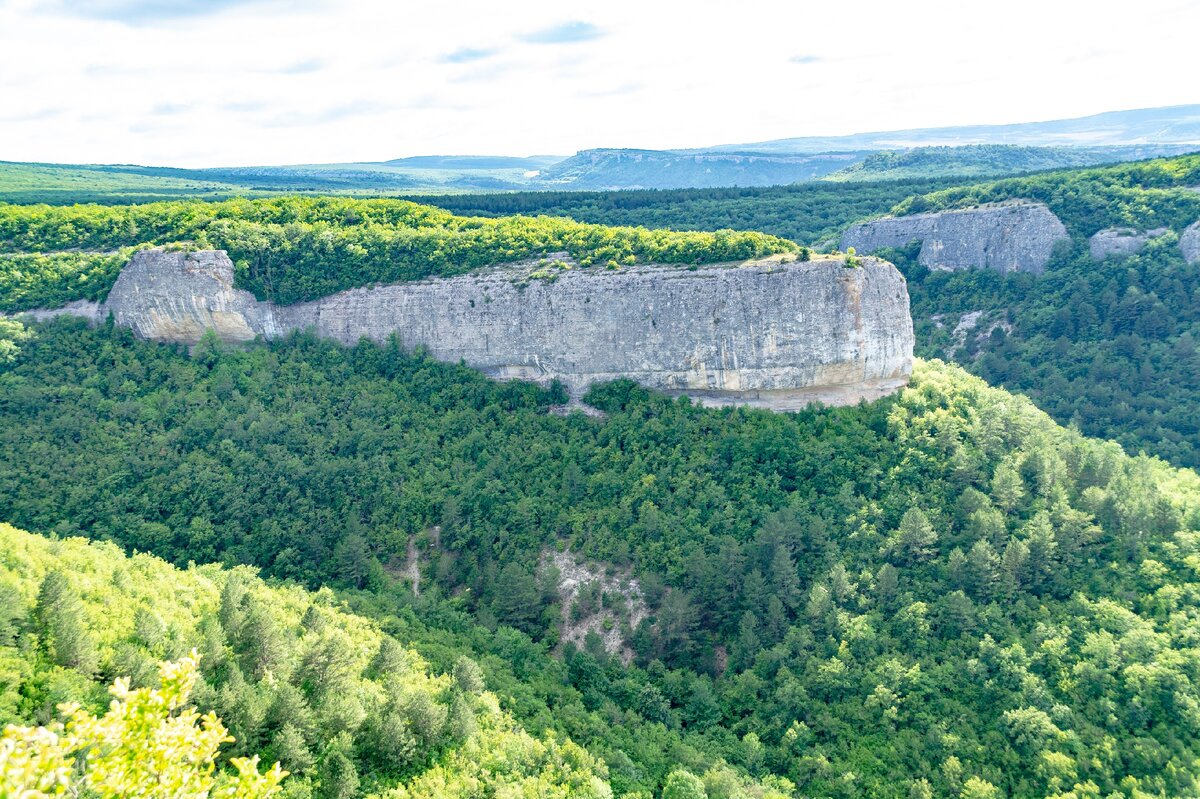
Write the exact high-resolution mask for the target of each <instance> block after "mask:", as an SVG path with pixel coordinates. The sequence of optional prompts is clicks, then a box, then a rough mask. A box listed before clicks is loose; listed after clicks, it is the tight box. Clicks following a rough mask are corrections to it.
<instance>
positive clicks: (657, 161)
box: [536, 149, 868, 189]
mask: <svg viewBox="0 0 1200 799" xmlns="http://www.w3.org/2000/svg"><path fill="white" fill-rule="evenodd" d="M867 155H868V153H864V152H844V153H813V154H803V155H797V154H791V153H780V154H764V153H749V152H747V153H741V152H728V153H676V152H672V151H667V150H626V149H594V150H582V151H580V152H578V153H576V154H575V155H573V156H571V157H570V158H567V159H565V160H562V161H559V162H558V163H557V164H554V165H553V166H551V167H549V168H548V169H546V170H545V171H544V172H542V173H541V174H540V175H538V176H537V178H536V183H537V184H540V185H539V186H538V187H539V188H570V189H643V188H644V189H666V188H670V189H684V188H686V189H701V188H714V187H718V186H772V185H778V184H781V183H802V182H806V181H810V180H817V179H818V178H821V177H824V176H825V175H828V174H831V173H833V172H836V171H838V170H839V169H843V168H845V167H847V166H850V165H852V164H855V163H857V162H859V161H861V160H862V159H863V158H864V157H866V156H867Z"/></svg>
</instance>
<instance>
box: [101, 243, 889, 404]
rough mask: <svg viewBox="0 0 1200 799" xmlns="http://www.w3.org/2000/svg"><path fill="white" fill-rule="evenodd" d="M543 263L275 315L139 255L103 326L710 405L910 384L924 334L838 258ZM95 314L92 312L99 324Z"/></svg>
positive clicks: (818, 397) (188, 269) (871, 266)
mask: <svg viewBox="0 0 1200 799" xmlns="http://www.w3.org/2000/svg"><path fill="white" fill-rule="evenodd" d="M531 271H532V269H531V267H530V266H529V265H524V266H521V265H517V266H509V267H503V268H494V269H489V270H482V271H480V272H475V273H472V274H469V275H463V276H460V277H454V278H447V279H429V280H424V281H419V282H413V283H403V284H397V285H391V286H380V287H375V288H363V289H355V290H352V291H345V292H341V293H338V294H334V295H331V296H329V297H325V298H322V299H320V300H316V301H314V302H308V303H301V304H297V305H292V306H275V305H273V304H271V303H266V302H259V301H257V300H255V299H254V297H253V296H252V295H250V294H249V293H248V292H246V291H242V290H240V289H236V288H234V286H233V266H232V264H231V263H230V261H229V258H228V257H227V256H226V255H225V253H223V252H211V251H210V252H191V253H184V252H164V251H160V250H148V251H143V252H139V253H137V254H136V255H135V256H134V259H133V260H132V261H131V263H130V264H129V265H128V266H127V267H126V268H125V269H124V270H123V271H122V272H121V275H120V277H119V278H118V280H117V282H116V285H115V286H114V287H113V290H112V292H111V293H110V295H109V297H108V299H107V301H106V303H105V304H104V306H103V308H101V309H100V313H101V314H107V313H111V314H112V315H113V317H114V318H115V320H116V322H117V323H118V324H122V325H126V326H128V327H130V328H132V329H133V330H134V331H136V332H137V333H138V335H140V336H142V337H144V338H148V339H153V340H159V341H174V342H182V343H194V342H196V341H198V340H199V338H200V336H201V335H203V334H204V332H205V331H206V330H213V331H215V332H216V333H217V335H218V336H219V337H220V338H222V339H223V340H225V341H231V342H244V341H250V340H252V339H254V338H256V337H258V336H263V337H265V338H274V337H278V336H281V335H283V334H285V333H287V332H288V331H291V330H298V329H306V328H307V329H312V330H314V331H315V332H316V333H317V334H318V335H321V336H325V337H329V338H333V339H336V340H338V341H340V342H344V343H346V344H352V343H354V342H357V341H358V340H359V339H360V338H363V337H367V338H371V339H375V340H377V341H383V340H386V339H387V338H388V337H389V336H391V335H393V334H394V335H398V336H399V337H400V339H401V340H402V341H403V342H404V344H406V345H408V346H414V345H422V346H424V347H425V348H427V349H428V351H429V353H430V354H431V355H432V356H433V357H435V358H438V359H441V360H446V361H452V362H455V361H459V360H462V361H465V362H466V363H468V364H469V365H471V366H473V367H476V368H478V369H480V370H482V371H483V372H485V373H486V374H488V375H491V376H493V377H497V378H528V379H536V380H550V379H558V380H561V381H563V382H564V383H566V384H567V386H568V387H569V388H570V390H571V391H572V393H574V394H576V395H578V394H581V393H582V392H583V391H585V390H586V389H587V387H588V386H589V385H590V384H591V383H593V382H597V381H604V380H612V379H615V378H621V377H625V378H631V379H633V380H636V381H638V382H639V383H641V384H643V385H646V386H648V387H650V388H654V389H658V390H661V391H666V392H670V393H679V394H688V395H691V396H695V397H698V398H701V399H703V400H704V401H705V402H706V404H746V405H757V406H763V407H770V408H776V409H788V408H797V407H801V406H803V405H806V404H808V403H811V402H813V401H821V402H824V403H827V404H845V403H852V402H857V401H858V400H860V399H873V398H876V397H881V396H884V395H886V394H889V393H891V392H893V391H895V390H897V389H898V388H899V387H901V386H903V385H904V384H905V383H906V382H907V380H908V376H909V373H910V372H911V368H912V349H913V329H912V320H911V318H910V317H909V311H908V291H907V288H906V286H905V283H904V278H903V277H902V276H901V275H900V273H899V272H898V271H897V270H896V268H895V267H893V266H892V265H891V264H888V263H886V262H884V261H880V260H878V259H873V258H867V259H864V261H863V265H862V266H861V267H860V268H847V267H846V266H845V264H844V261H843V260H841V259H837V258H824V259H821V260H817V261H813V262H797V261H794V260H791V261H789V260H786V259H780V258H776V259H770V260H766V261H761V262H752V263H744V264H725V265H715V266H702V267H698V268H695V269H687V268H680V267H677V266H672V267H668V266H655V265H647V266H639V267H632V268H629V269H623V270H620V271H610V270H605V269H599V268H591V269H567V270H558V271H555V272H554V277H553V278H552V279H546V278H542V277H536V276H533V275H532V274H531ZM89 313H94V311H92V310H89Z"/></svg>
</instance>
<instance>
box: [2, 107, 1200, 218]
mask: <svg viewBox="0 0 1200 799" xmlns="http://www.w3.org/2000/svg"><path fill="white" fill-rule="evenodd" d="M1192 151H1200V104H1194V105H1179V106H1171V107H1166V108H1148V109H1137V110H1132V111H1111V112H1107V113H1103V114H1094V115H1092V116H1087V117H1078V118H1075V119H1060V120H1052V121H1048V122H1021V123H1014V124H1006V125H967V126H958V127H943V128H915V129H910V130H894V131H882V132H874V133H856V134H851V135H847V136H802V137H797V138H788V139H774V140H770V141H763V142H757V143H750V144H720V145H715V146H713V147H708V148H700V149H677V150H647V149H635V148H630V149H622V148H593V149H587V150H581V151H579V152H577V153H576V154H575V155H572V156H570V157H562V156H554V155H532V156H524V157H517V156H504V155H418V156H409V157H404V158H395V159H391V160H386V161H377V162H358V163H344V164H295V165H287V166H253V167H216V168H208V169H178V168H173V167H151V166H137V165H128V164H112V165H95V164H91V165H88V164H26V163H6V162H3V161H0V201H9V202H51V203H59V202H78V201H81V200H98V201H102V202H112V201H118V202H122V201H123V202H128V201H132V200H138V201H147V200H155V199H158V200H162V199H173V198H177V197H183V196H192V197H208V198H219V197H230V196H237V195H249V196H263V195H269V194H278V193H298V192H320V193H326V194H327V193H337V194H370V195H379V194H393V195H394V194H422V193H438V194H447V193H450V194H453V193H462V192H501V191H502V192H508V191H521V190H525V191H529V190H533V191H540V190H558V191H563V190H566V191H589V190H590V191H595V190H624V189H689V188H693V189H702V188H703V189H707V188H723V187H735V186H736V187H761V186H778V185H790V184H794V183H804V182H810V181H814V180H841V181H845V180H855V181H880V180H898V179H909V178H930V177H943V176H955V177H962V178H964V179H967V178H973V177H998V176H1002V175H1016V174H1020V173H1027V172H1036V171H1043V170H1048V169H1063V168H1072V167H1082V166H1096V165H1102V164H1112V163H1118V162H1121V161H1128V160H1141V159H1146V158H1155V157H1161V156H1174V155H1180V154H1183V153H1186V152H1192Z"/></svg>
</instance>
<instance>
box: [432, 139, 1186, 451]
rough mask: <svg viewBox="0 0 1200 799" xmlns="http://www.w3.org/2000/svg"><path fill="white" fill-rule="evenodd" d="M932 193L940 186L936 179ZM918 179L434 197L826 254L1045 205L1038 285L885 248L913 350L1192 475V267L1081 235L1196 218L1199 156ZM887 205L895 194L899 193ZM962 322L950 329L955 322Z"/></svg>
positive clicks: (465, 209) (461, 206) (465, 208)
mask: <svg viewBox="0 0 1200 799" xmlns="http://www.w3.org/2000/svg"><path fill="white" fill-rule="evenodd" d="M943 185H944V184H943ZM935 186H937V184H936V183H934V182H932V181H924V182H921V181H908V182H896V183H862V184H846V185H844V186H823V185H813V184H809V185H804V186H792V187H786V188H783V187H781V188H776V189H768V190H724V191H709V192H613V193H608V194H593V195H587V194H580V195H570V194H557V195H551V194H548V195H532V194H516V195H497V196H493V197H483V196H475V197H472V196H461V197H442V198H436V200H435V201H436V202H437V203H438V204H439V205H443V206H444V207H446V208H448V209H451V210H454V211H457V212H461V213H488V212H490V213H497V212H499V213H513V212H522V213H547V214H568V215H571V216H573V217H575V218H578V219H581V220H586V221H590V222H604V223H610V224H625V225H637V224H646V225H656V226H658V225H661V226H664V227H681V228H682V227H687V226H689V225H691V224H696V225H699V226H701V227H703V226H704V225H709V224H712V225H716V224H720V225H730V226H733V227H737V228H739V229H745V230H759V231H763V232H766V233H772V234H775V235H779V236H784V237H787V238H790V239H792V240H794V241H796V242H800V243H803V244H814V245H815V244H820V243H821V242H822V241H824V242H825V244H826V245H827V246H832V242H833V241H834V236H835V234H837V233H838V232H840V231H841V230H843V229H845V228H846V227H847V226H849V225H850V224H851V223H852V222H854V221H857V220H858V219H860V218H866V217H871V216H879V215H882V214H885V213H889V212H894V213H897V214H907V213H917V212H924V211H936V210H944V209H950V208H963V207H969V206H971V205H975V204H978V203H983V202H1001V201H1004V200H1009V199H1016V198H1026V199H1033V200H1037V201H1041V202H1045V203H1046V204H1047V205H1049V206H1050V208H1051V210H1053V211H1054V212H1055V213H1056V214H1057V215H1058V216H1059V217H1060V218H1061V219H1062V220H1063V221H1064V222H1065V223H1066V225H1067V228H1068V230H1069V231H1070V232H1071V234H1072V237H1073V239H1074V243H1073V246H1072V247H1070V248H1068V249H1066V250H1063V251H1062V252H1060V253H1059V254H1058V256H1057V257H1056V258H1055V259H1054V260H1053V262H1052V263H1051V264H1050V266H1049V269H1048V270H1047V272H1046V274H1045V275H1044V276H1042V277H1040V278H1036V279H1035V278H1032V277H1030V276H1029V275H1012V276H1009V277H1002V276H1000V275H998V274H995V273H992V272H985V271H969V272H958V273H945V272H935V273H929V271H928V270H925V269H923V268H921V267H919V266H917V265H916V252H915V251H912V252H908V253H905V252H903V251H891V252H887V253H884V255H885V256H887V257H889V258H891V259H892V260H893V261H895V262H896V263H897V264H898V265H900V266H901V268H902V270H903V271H904V272H905V275H906V277H907V278H908V280H909V294H910V297H911V299H912V308H913V317H914V321H915V323H916V327H917V353H918V354H920V355H923V356H925V357H938V358H945V359H947V360H953V361H955V362H957V363H959V364H962V365H963V366H965V367H966V368H967V369H969V370H970V371H972V372H973V373H975V374H978V375H981V376H983V377H985V378H986V379H987V380H988V381H989V382H991V383H993V384H994V385H1002V386H1006V387H1008V388H1010V389H1012V390H1014V391H1020V392H1022V393H1025V394H1028V395H1029V396H1030V397H1031V398H1033V400H1034V401H1035V402H1036V403H1037V405H1038V407H1041V408H1043V409H1044V410H1046V411H1048V412H1049V413H1050V414H1051V415H1052V416H1054V418H1055V419H1056V420H1058V421H1059V422H1060V423H1062V424H1074V425H1077V426H1078V427H1079V428H1080V429H1081V430H1082V431H1083V432H1085V433H1087V434H1088V435H1092V436H1097V437H1100V438H1111V439H1114V440H1117V441H1119V442H1120V443H1121V444H1122V445H1124V446H1125V447H1126V448H1127V449H1128V450H1129V451H1131V452H1138V451H1140V450H1143V449H1144V450H1146V451H1147V452H1150V453H1153V454H1156V455H1160V456H1162V457H1164V458H1168V459H1170V460H1171V461H1172V462H1174V463H1176V464H1179V465H1182V466H1189V467H1197V466H1200V423H1198V422H1197V421H1196V414H1195V413H1194V412H1193V409H1194V408H1196V407H1200V383H1198V382H1197V380H1198V377H1197V375H1198V374H1200V370H1198V369H1197V363H1198V362H1197V358H1198V357H1200V356H1198V355H1197V343H1198V342H1200V327H1197V322H1198V320H1197V316H1196V314H1197V309H1198V308H1200V295H1197V293H1196V292H1197V290H1198V289H1197V286H1198V283H1197V267H1196V266H1195V265H1190V266H1189V265H1187V264H1186V263H1184V260H1183V258H1182V256H1181V254H1180V252H1179V248H1178V247H1177V246H1176V245H1177V243H1178V238H1177V237H1176V236H1175V235H1174V234H1168V235H1167V236H1165V237H1163V238H1161V239H1159V240H1158V241H1156V242H1155V243H1154V244H1152V245H1151V246H1150V247H1148V248H1147V249H1146V250H1144V251H1143V252H1142V253H1141V254H1139V255H1137V256H1133V257H1131V258H1128V259H1113V260H1108V261H1105V262H1102V263H1099V264H1098V263H1096V262H1094V261H1092V260H1091V259H1090V258H1089V256H1088V248H1087V241H1086V239H1087V237H1088V236H1090V235H1092V234H1093V233H1095V232H1097V231H1098V230H1101V229H1104V228H1108V227H1125V226H1130V227H1133V228H1135V229H1138V230H1147V229H1153V228H1156V227H1160V226H1167V227H1171V228H1174V230H1176V231H1180V230H1182V229H1184V228H1186V227H1187V226H1188V225H1189V224H1191V223H1192V222H1195V221H1196V220H1198V219H1200V191H1197V190H1196V188H1197V187H1200V156H1196V155H1192V156H1183V157H1178V158H1169V159H1159V160H1156V161H1148V162H1142V163H1134V164H1121V165H1117V166H1113V167H1103V168H1095V169H1083V170H1074V171H1059V172H1050V173H1045V174H1040V175H1031V176H1027V177H1020V178H1009V179H1005V180H1000V181H995V182H991V183H979V184H974V185H968V186H961V185H960V186H955V187H948V188H938V189H936V190H934V187H935ZM900 195H904V197H903V198H900ZM960 323H961V324H960Z"/></svg>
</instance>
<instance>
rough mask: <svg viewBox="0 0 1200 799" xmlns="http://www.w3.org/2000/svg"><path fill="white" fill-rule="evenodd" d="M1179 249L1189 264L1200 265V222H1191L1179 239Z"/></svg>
mask: <svg viewBox="0 0 1200 799" xmlns="http://www.w3.org/2000/svg"><path fill="white" fill-rule="evenodd" d="M1179 249H1180V250H1182V251H1183V258H1184V260H1185V261H1187V262H1188V263H1189V264H1194V263H1200V221H1196V222H1193V223H1192V224H1191V225H1189V226H1188V228H1187V230H1185V231H1183V235H1181V236H1180V237H1179Z"/></svg>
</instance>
